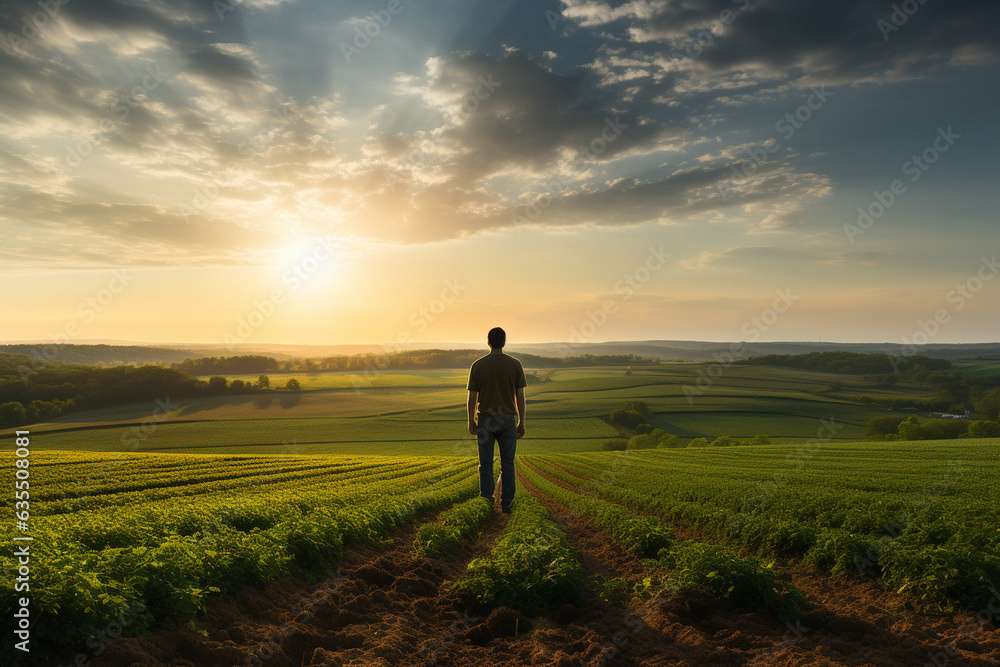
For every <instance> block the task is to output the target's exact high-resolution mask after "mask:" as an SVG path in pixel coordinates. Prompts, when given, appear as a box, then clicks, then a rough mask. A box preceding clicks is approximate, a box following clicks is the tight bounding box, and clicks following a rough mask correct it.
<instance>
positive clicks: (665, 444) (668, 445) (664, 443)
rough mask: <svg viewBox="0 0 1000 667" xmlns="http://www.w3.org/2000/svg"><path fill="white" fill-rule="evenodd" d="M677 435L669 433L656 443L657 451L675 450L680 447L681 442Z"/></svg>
mask: <svg viewBox="0 0 1000 667" xmlns="http://www.w3.org/2000/svg"><path fill="white" fill-rule="evenodd" d="M678 440H679V439H678V438H677V436H676V435H674V434H673V433H667V434H666V435H664V436H663V437H662V438H660V439H659V440H657V441H656V448H657V449H673V448H674V447H680V446H681V445H680V442H679V441H678Z"/></svg>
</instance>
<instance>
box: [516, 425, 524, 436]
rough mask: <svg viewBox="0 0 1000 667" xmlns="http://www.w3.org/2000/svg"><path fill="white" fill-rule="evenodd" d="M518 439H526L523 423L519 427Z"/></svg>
mask: <svg viewBox="0 0 1000 667" xmlns="http://www.w3.org/2000/svg"><path fill="white" fill-rule="evenodd" d="M517 437H518V438H523V437H524V422H521V423H520V424H518V425H517Z"/></svg>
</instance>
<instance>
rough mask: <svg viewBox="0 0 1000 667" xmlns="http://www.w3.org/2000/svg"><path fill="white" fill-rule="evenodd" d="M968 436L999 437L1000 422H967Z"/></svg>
mask: <svg viewBox="0 0 1000 667" xmlns="http://www.w3.org/2000/svg"><path fill="white" fill-rule="evenodd" d="M969 437H970V438H1000V422H995V421H988V420H985V419H983V420H980V421H974V422H970V423H969Z"/></svg>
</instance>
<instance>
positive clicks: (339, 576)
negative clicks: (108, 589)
mask: <svg viewBox="0 0 1000 667" xmlns="http://www.w3.org/2000/svg"><path fill="white" fill-rule="evenodd" d="M505 522H506V517H502V516H496V517H494V518H493V519H491V520H490V522H489V523H488V524H487V526H486V528H485V529H484V531H483V533H482V534H481V535H480V536H479V537H478V538H477V539H476V540H475V541H474V542H473V543H471V544H469V545H466V546H464V547H463V548H462V549H461V552H460V553H458V554H456V555H455V558H453V559H451V560H448V561H431V560H424V559H419V560H414V559H412V558H411V555H410V548H411V545H412V542H413V537H414V535H415V533H416V525H410V526H407V527H405V528H402V529H398V530H396V531H395V532H394V533H393V534H392V535H391V536H390V538H391V542H388V543H386V544H381V545H371V546H359V547H352V548H349V549H348V550H347V553H346V554H345V557H344V559H343V561H342V562H341V563H340V567H339V569H338V571H337V572H334V573H330V575H331V576H328V577H327V578H326V579H325V580H324V581H322V582H321V583H319V584H313V585H309V584H307V583H305V582H303V581H301V580H296V579H290V578H288V579H283V580H280V581H276V582H273V583H272V584H270V585H269V586H267V587H266V589H264V590H256V589H252V588H248V589H246V590H244V591H243V592H242V593H241V594H239V595H237V596H234V597H233V598H230V599H223V600H217V601H215V602H213V603H212V604H211V605H210V611H209V613H208V615H207V621H206V622H205V623H204V624H203V626H204V632H205V635H204V636H202V635H199V634H198V633H196V632H193V631H190V630H160V631H157V632H155V633H153V634H151V635H148V636H144V637H133V638H123V639H119V640H116V641H115V642H113V643H112V644H111V645H109V646H108V648H107V650H106V651H105V652H104V654H103V655H102V656H100V657H99V658H98V659H96V660H94V661H93V663H92V664H93V665H94V667H131V666H132V665H135V664H140V665H143V667H147V666H148V667H161V666H162V667H165V666H167V665H170V666H178V665H197V666H198V667H239V666H243V665H247V666H256V665H267V666H273V667H298V666H300V665H346V664H359V665H360V664H364V665H380V664H385V665H389V664H393V665H395V664H433V661H434V658H435V657H436V656H438V655H441V654H443V653H445V652H446V651H447V650H448V649H451V648H454V649H456V650H457V649H458V648H460V647H458V646H456V647H451V644H457V643H460V642H461V641H462V639H463V636H464V634H465V633H466V632H467V631H468V629H469V628H471V627H473V626H475V625H476V624H477V623H480V622H482V621H483V620H484V619H482V618H477V617H475V616H472V615H470V613H469V612H468V608H469V601H468V600H463V599H462V598H461V597H460V596H458V595H456V594H454V593H452V592H451V590H450V587H449V584H450V582H451V581H453V580H454V579H456V578H457V577H458V576H460V575H461V574H462V573H464V572H465V568H466V564H467V563H468V561H469V560H471V559H473V558H478V557H481V556H484V555H487V554H488V553H489V550H490V548H491V546H492V544H493V542H494V541H495V539H496V536H497V535H498V534H499V533H500V531H501V530H502V529H503V525H504V524H505Z"/></svg>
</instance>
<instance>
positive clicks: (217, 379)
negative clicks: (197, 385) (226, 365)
mask: <svg viewBox="0 0 1000 667" xmlns="http://www.w3.org/2000/svg"><path fill="white" fill-rule="evenodd" d="M228 384H229V380H227V379H226V378H224V377H223V376H221V375H213V376H212V377H210V378H208V389H209V391H210V392H212V393H213V394H219V393H222V392H224V391H225V390H226V386H227V385H228Z"/></svg>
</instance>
